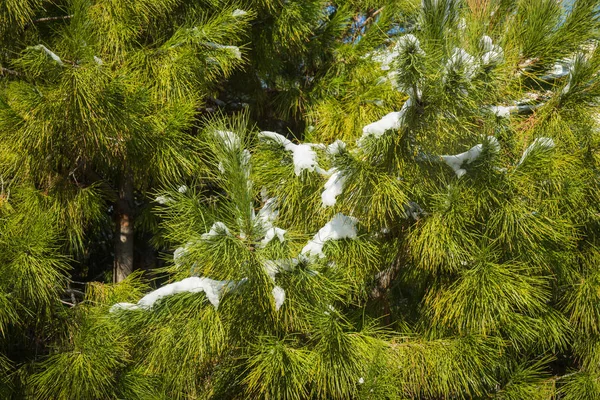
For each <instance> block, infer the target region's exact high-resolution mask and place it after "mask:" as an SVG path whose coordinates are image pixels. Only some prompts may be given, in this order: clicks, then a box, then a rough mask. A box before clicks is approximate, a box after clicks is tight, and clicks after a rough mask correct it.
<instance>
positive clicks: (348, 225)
mask: <svg viewBox="0 0 600 400" xmlns="http://www.w3.org/2000/svg"><path fill="white" fill-rule="evenodd" d="M357 222H358V221H357V220H356V218H354V217H348V216H346V215H344V214H341V213H338V214H336V215H335V216H334V217H333V218H332V219H331V221H329V222H328V223H326V224H325V226H323V227H322V228H321V229H320V230H319V232H317V234H316V235H315V236H313V238H312V239H311V240H309V242H308V243H307V244H306V246H304V248H303V249H302V252H301V254H303V255H306V256H308V255H312V256H319V257H325V254H323V246H324V245H325V242H327V241H328V240H339V239H355V238H356V236H357V233H356V226H355V225H356V223H357Z"/></svg>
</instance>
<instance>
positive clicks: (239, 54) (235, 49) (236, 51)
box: [206, 42, 242, 60]
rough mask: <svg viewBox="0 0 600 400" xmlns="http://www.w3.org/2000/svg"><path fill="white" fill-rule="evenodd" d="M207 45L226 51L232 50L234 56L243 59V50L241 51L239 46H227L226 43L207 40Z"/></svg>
mask: <svg viewBox="0 0 600 400" xmlns="http://www.w3.org/2000/svg"><path fill="white" fill-rule="evenodd" d="M206 45H207V46H208V47H212V48H213V49H220V50H226V51H228V52H230V53H231V54H233V56H234V57H235V58H237V59H238V60H241V59H242V52H241V51H240V48H239V47H237V46H225V45H222V44H218V43H213V42H207V43H206Z"/></svg>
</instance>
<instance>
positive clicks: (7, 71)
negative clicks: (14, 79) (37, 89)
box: [0, 67, 21, 76]
mask: <svg viewBox="0 0 600 400" xmlns="http://www.w3.org/2000/svg"><path fill="white" fill-rule="evenodd" d="M0 72H1V73H2V75H13V76H19V75H21V73H20V72H17V71H14V70H12V69H8V68H4V67H0Z"/></svg>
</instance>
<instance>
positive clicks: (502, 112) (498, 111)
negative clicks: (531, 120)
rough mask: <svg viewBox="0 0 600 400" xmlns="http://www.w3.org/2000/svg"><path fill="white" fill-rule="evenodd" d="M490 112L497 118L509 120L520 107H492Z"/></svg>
mask: <svg viewBox="0 0 600 400" xmlns="http://www.w3.org/2000/svg"><path fill="white" fill-rule="evenodd" d="M490 110H491V111H492V112H493V113H494V114H495V115H496V116H497V117H500V118H508V117H510V114H511V113H515V112H517V111H518V107H517V106H509V107H506V106H492V107H490Z"/></svg>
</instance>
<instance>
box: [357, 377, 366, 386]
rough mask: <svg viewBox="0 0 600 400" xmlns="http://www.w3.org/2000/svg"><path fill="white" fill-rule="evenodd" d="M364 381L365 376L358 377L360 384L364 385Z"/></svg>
mask: <svg viewBox="0 0 600 400" xmlns="http://www.w3.org/2000/svg"><path fill="white" fill-rule="evenodd" d="M363 383H365V378H363V377H362V376H361V377H360V378H359V379H358V384H359V385H362V384H363Z"/></svg>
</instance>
